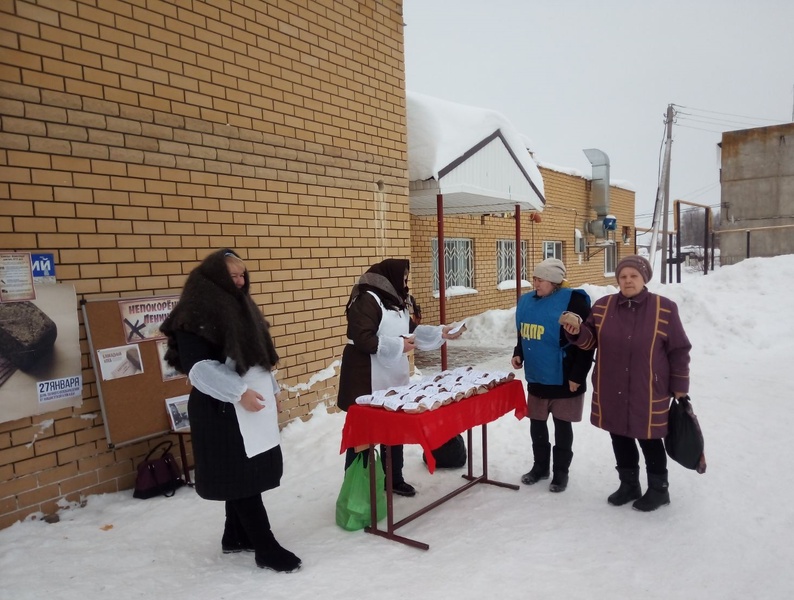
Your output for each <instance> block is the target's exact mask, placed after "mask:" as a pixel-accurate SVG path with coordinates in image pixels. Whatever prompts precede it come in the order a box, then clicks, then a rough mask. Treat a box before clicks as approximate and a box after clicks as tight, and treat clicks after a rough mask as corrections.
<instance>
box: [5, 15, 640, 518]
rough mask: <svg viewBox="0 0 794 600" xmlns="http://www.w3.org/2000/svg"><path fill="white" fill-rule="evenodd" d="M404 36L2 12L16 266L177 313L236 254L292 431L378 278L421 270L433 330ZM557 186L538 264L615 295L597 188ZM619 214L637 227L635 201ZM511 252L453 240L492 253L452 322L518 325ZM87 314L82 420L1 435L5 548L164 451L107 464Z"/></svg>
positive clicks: (345, 19)
mask: <svg viewBox="0 0 794 600" xmlns="http://www.w3.org/2000/svg"><path fill="white" fill-rule="evenodd" d="M402 28H403V18H402V2H401V0H378V1H377V2H375V1H373V0H345V1H336V0H317V1H310V2H297V3H296V2H283V1H280V0H261V1H260V0H192V1H190V2H181V1H177V2H164V1H158V0H114V1H108V2H86V1H81V0H59V1H58V2H35V1H33V0H8V1H5V2H2V3H0V124H1V126H0V238H1V239H2V242H0V250H6V251H9V250H13V251H21V252H46V253H52V254H54V257H55V262H56V269H57V276H58V281H59V282H61V283H68V284H72V285H74V287H75V289H76V291H77V297H78V300H83V299H85V300H93V299H109V298H128V297H141V296H155V295H165V294H174V293H178V292H179V290H180V289H181V286H182V284H183V283H184V280H185V278H186V276H187V274H188V273H189V272H190V270H191V269H192V268H193V267H194V266H195V265H196V264H197V263H198V262H199V261H200V260H201V259H202V258H203V257H204V256H205V255H206V254H208V253H209V252H210V251H211V250H213V249H216V248H219V247H226V246H228V247H233V248H235V249H237V250H238V251H239V252H240V254H241V255H242V256H243V257H244V258H245V259H246V262H247V264H248V267H249V269H250V270H251V273H252V293H253V295H254V298H255V300H256V302H257V303H258V304H259V305H261V306H262V307H263V309H264V312H265V314H266V316H267V318H268V319H269V320H270V322H271V323H272V326H273V329H272V333H273V336H274V339H275V342H276V345H277V347H278V350H279V354H280V355H281V356H282V357H283V358H282V362H281V363H280V365H279V367H280V369H279V375H278V376H279V381H280V383H281V384H282V385H284V386H285V387H287V388H288V389H289V390H290V392H289V394H288V396H289V397H288V399H287V400H286V401H284V402H283V403H282V414H281V421H282V422H287V421H289V420H292V419H295V418H300V417H304V416H306V415H307V414H308V413H309V412H310V411H311V410H312V409H313V408H314V407H315V406H316V405H318V404H319V403H324V402H333V399H334V396H335V393H334V386H335V383H336V381H335V378H332V379H329V380H326V381H321V382H319V383H317V384H316V385H313V386H309V385H308V380H309V378H310V377H311V375H313V374H315V373H317V372H319V371H321V370H323V369H326V368H327V367H329V366H330V365H332V364H333V363H334V360H335V359H337V358H338V357H339V355H340V354H341V349H342V346H343V344H344V335H345V321H344V314H343V313H344V305H345V302H346V301H347V298H348V294H349V291H350V287H351V286H352V284H353V283H354V282H355V281H356V279H357V278H358V276H359V275H360V274H361V273H362V272H363V271H364V270H365V269H366V267H367V266H368V265H370V264H372V263H373V262H376V261H378V260H380V259H382V258H385V257H400V256H402V257H409V256H410V257H411V258H412V265H413V274H412V278H413V281H412V284H413V288H414V291H415V293H416V294H417V296H418V298H419V301H420V302H421V303H422V305H423V307H424V309H425V315H426V319H427V321H428V322H432V321H433V320H434V319H436V318H437V310H438V309H437V303H438V301H437V300H435V299H434V298H433V297H432V292H431V291H430V287H431V282H430V279H431V277H432V265H431V264H430V260H429V241H430V238H432V237H433V236H434V226H435V225H434V220H433V219H428V218H417V217H411V216H410V214H409V210H408V179H407V161H406V148H407V143H406V115H405V84H404V79H405V69H404V54H403V30H402ZM543 176H544V180H545V184H546V196H547V200H548V203H547V208H546V211H545V212H544V213H543V217H542V221H541V223H539V224H537V223H536V224H534V225H531V224H530V222H529V221H528V215H525V219H526V222H525V223H524V224H523V226H522V230H523V231H524V232H525V235H526V239H527V240H528V242H529V258H528V260H529V261H530V262H534V261H536V259H537V258H538V256H539V254H538V253H539V251H540V250H539V248H540V247H541V246H539V244H541V242H542V241H543V240H547V239H553V240H560V241H562V243H563V258H564V260H565V262H566V263H567V264H568V266H569V273H570V275H571V279H572V281H574V282H577V281H583V280H585V279H587V280H590V281H593V282H594V283H599V282H601V281H606V280H604V279H603V268H602V265H603V259H602V258H600V256H599V255H596V256H593V257H591V259H590V260H589V261H584V262H583V263H582V264H581V265H580V264H578V262H577V261H578V259H577V256H576V255H574V254H573V253H572V252H571V249H570V248H569V247H568V245H569V244H572V242H573V240H572V227H573V226H574V224H575V223H577V222H579V221H582V215H584V214H585V213H587V208H586V207H587V201H588V192H587V180H585V179H582V178H579V177H574V176H570V175H564V174H561V173H557V172H554V171H549V170H543ZM613 194H614V206H615V209H614V211H613V212H615V214H616V215H617V216H618V219H619V222H620V223H623V224H628V223H631V222H633V210H634V208H633V193H631V192H628V191H626V190H622V189H617V188H613ZM512 231H514V222H513V221H512V220H511V219H509V218H504V217H492V216H488V217H479V216H476V217H455V218H451V219H449V220H448V221H447V236H464V235H466V236H469V235H471V236H473V237H475V238H476V239H477V240H478V241H477V242H476V244H477V248H476V249H475V251H476V257H477V286H478V291H479V294H478V295H477V298H476V301H475V302H474V303H472V302H471V301H470V300H468V299H467V300H461V299H459V298H452V299H451V300H450V308H449V311H448V320H450V321H451V320H454V319H457V318H460V317H462V316H466V315H469V314H475V313H477V312H481V311H482V310H486V309H488V308H506V307H509V306H512V304H513V303H514V298H515V292H514V291H498V290H497V289H496V283H495V267H494V266H493V265H494V258H493V257H492V254H493V253H494V252H495V250H493V248H494V247H495V241H496V240H497V239H503V238H504V239H510V238H511V237H512V236H513V235H514V234H513V233H511V232H512ZM621 252H622V248H621ZM74 308H75V312H76V313H78V315H79V318H80V320H81V327H80V347H81V353H82V376H83V383H84V389H83V404H82V406H81V407H79V408H74V409H71V408H70V409H64V410H61V411H57V412H54V413H48V414H43V415H38V416H34V417H28V418H23V419H17V420H14V421H8V422H0V528H2V527H5V526H8V525H10V524H11V523H13V522H15V521H17V520H19V519H22V518H25V517H27V516H28V515H31V514H34V513H43V514H45V515H46V514H52V513H54V512H56V511H57V510H58V503H59V502H62V501H66V502H74V503H79V502H80V501H81V500H82V499H83V498H84V497H85V496H86V495H88V494H94V493H106V492H115V491H119V490H125V489H130V488H131V487H132V485H133V482H134V473H135V466H136V465H137V464H138V462H140V460H141V458H142V457H143V456H144V455H145V454H146V452H147V451H148V449H149V448H150V447H151V446H152V445H153V444H154V443H155V442H157V441H159V440H151V441H144V442H137V443H133V444H129V445H125V446H120V447H114V448H109V447H108V443H107V439H106V437H105V429H104V424H103V420H102V414H101V410H100V404H99V399H98V390H97V385H96V381H95V376H94V371H93V369H92V366H91V359H90V356H89V348H88V340H87V336H86V332H85V327H84V324H83V323H82V316H81V315H80V311H79V308H78V306H75V307H74ZM434 311H435V312H434ZM0 410H1V408H0Z"/></svg>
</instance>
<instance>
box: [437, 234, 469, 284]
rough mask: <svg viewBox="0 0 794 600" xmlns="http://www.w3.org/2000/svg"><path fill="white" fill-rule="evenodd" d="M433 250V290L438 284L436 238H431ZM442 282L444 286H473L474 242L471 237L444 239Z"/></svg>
mask: <svg viewBox="0 0 794 600" xmlns="http://www.w3.org/2000/svg"><path fill="white" fill-rule="evenodd" d="M431 247H432V251H433V291H434V292H437V291H439V285H438V238H433V239H432V240H431ZM444 283H445V287H446V288H450V287H453V286H461V287H467V288H473V287H474V244H473V243H472V240H471V239H466V238H451V239H446V240H444Z"/></svg>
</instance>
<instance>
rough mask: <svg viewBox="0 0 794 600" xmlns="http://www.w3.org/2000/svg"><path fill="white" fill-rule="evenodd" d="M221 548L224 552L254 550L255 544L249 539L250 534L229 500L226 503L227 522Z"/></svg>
mask: <svg viewBox="0 0 794 600" xmlns="http://www.w3.org/2000/svg"><path fill="white" fill-rule="evenodd" d="M221 549H222V550H223V553H224V554H232V553H235V552H253V551H254V545H253V544H252V543H251V540H250V539H248V534H247V533H246V532H245V529H244V528H243V526H242V524H241V523H240V519H239V517H238V516H237V513H236V512H235V510H234V509H233V508H232V507H231V506H230V505H229V503H228V502H227V503H226V523H225V524H224V527H223V537H222V538H221Z"/></svg>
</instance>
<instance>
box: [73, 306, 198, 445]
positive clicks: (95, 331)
mask: <svg viewBox="0 0 794 600" xmlns="http://www.w3.org/2000/svg"><path fill="white" fill-rule="evenodd" d="M176 300H178V296H168V297H161V298H114V299H111V300H84V301H82V305H83V316H84V319H85V327H86V335H87V336H88V343H89V348H90V351H91V364H92V366H93V368H94V373H95V375H96V385H97V391H98V395H99V402H100V404H101V406H102V415H103V417H104V421H105V434H106V436H107V440H108V444H109V445H110V447H114V446H120V445H123V444H129V443H132V442H137V441H140V440H143V439H147V438H150V437H154V436H156V435H162V434H165V433H168V432H169V431H170V430H171V421H170V418H169V415H168V411H167V410H166V402H165V401H166V399H167V398H173V397H176V396H182V395H185V394H188V393H189V392H190V389H191V388H190V383H189V382H188V380H187V378H186V377H185V376H184V375H179V374H177V373H175V372H174V371H173V369H170V367H168V366H167V365H166V364H165V363H164V362H163V360H162V351H161V350H158V343H159V344H160V345H161V343H162V341H163V340H162V339H159V340H158V339H157V338H155V337H153V335H152V333H149V334H148V335H147V334H144V335H139V334H138V333H136V332H142V331H143V330H141V329H140V328H138V327H137V325H138V324H139V323H141V324H142V323H144V322H145V323H146V324H147V325H150V324H151V323H152V322H154V321H159V322H162V320H163V319H165V317H166V316H167V315H168V313H169V312H170V310H171V308H172V307H173V306H174V305H175V304H176ZM131 307H134V308H133V309H132V310H131ZM158 307H159V308H158ZM148 308H151V309H153V312H146V311H145V310H144V309H148ZM160 308H162V309H163V310H162V311H160V312H157V311H158V310H160ZM136 310H140V311H143V312H138V313H136V312H135V311H136ZM131 312H132V313H134V314H135V319H131V318H130V314H131ZM131 325H132V327H131ZM148 329H150V331H151V332H153V331H155V330H156V328H155V327H148Z"/></svg>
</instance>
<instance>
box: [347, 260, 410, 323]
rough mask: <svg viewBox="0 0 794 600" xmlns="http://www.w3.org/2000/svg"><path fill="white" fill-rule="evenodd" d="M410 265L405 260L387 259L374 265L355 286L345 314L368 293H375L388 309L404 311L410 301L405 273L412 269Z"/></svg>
mask: <svg viewBox="0 0 794 600" xmlns="http://www.w3.org/2000/svg"><path fill="white" fill-rule="evenodd" d="M410 265H411V263H410V262H409V261H408V260H407V259H404V258H387V259H386V260H383V261H381V262H379V263H376V264H374V265H372V266H371V267H370V268H369V269H367V272H366V273H364V274H363V275H362V276H361V277H359V279H358V283H357V284H356V285H354V286H353V290H352V291H351V292H350V299H349V300H348V301H347V306H346V307H345V314H346V313H347V311H348V310H350V306H351V305H352V304H353V302H355V300H356V298H358V297H359V295H361V294H362V293H364V292H367V291H371V292H374V293H375V294H376V295H377V296H378V298H380V301H381V302H382V303H383V306H384V307H385V308H386V309H388V310H403V309H404V308H405V306H406V301H407V299H408V286H406V285H405V273H406V271H408V270H409V269H410ZM398 290H399V291H398Z"/></svg>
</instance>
